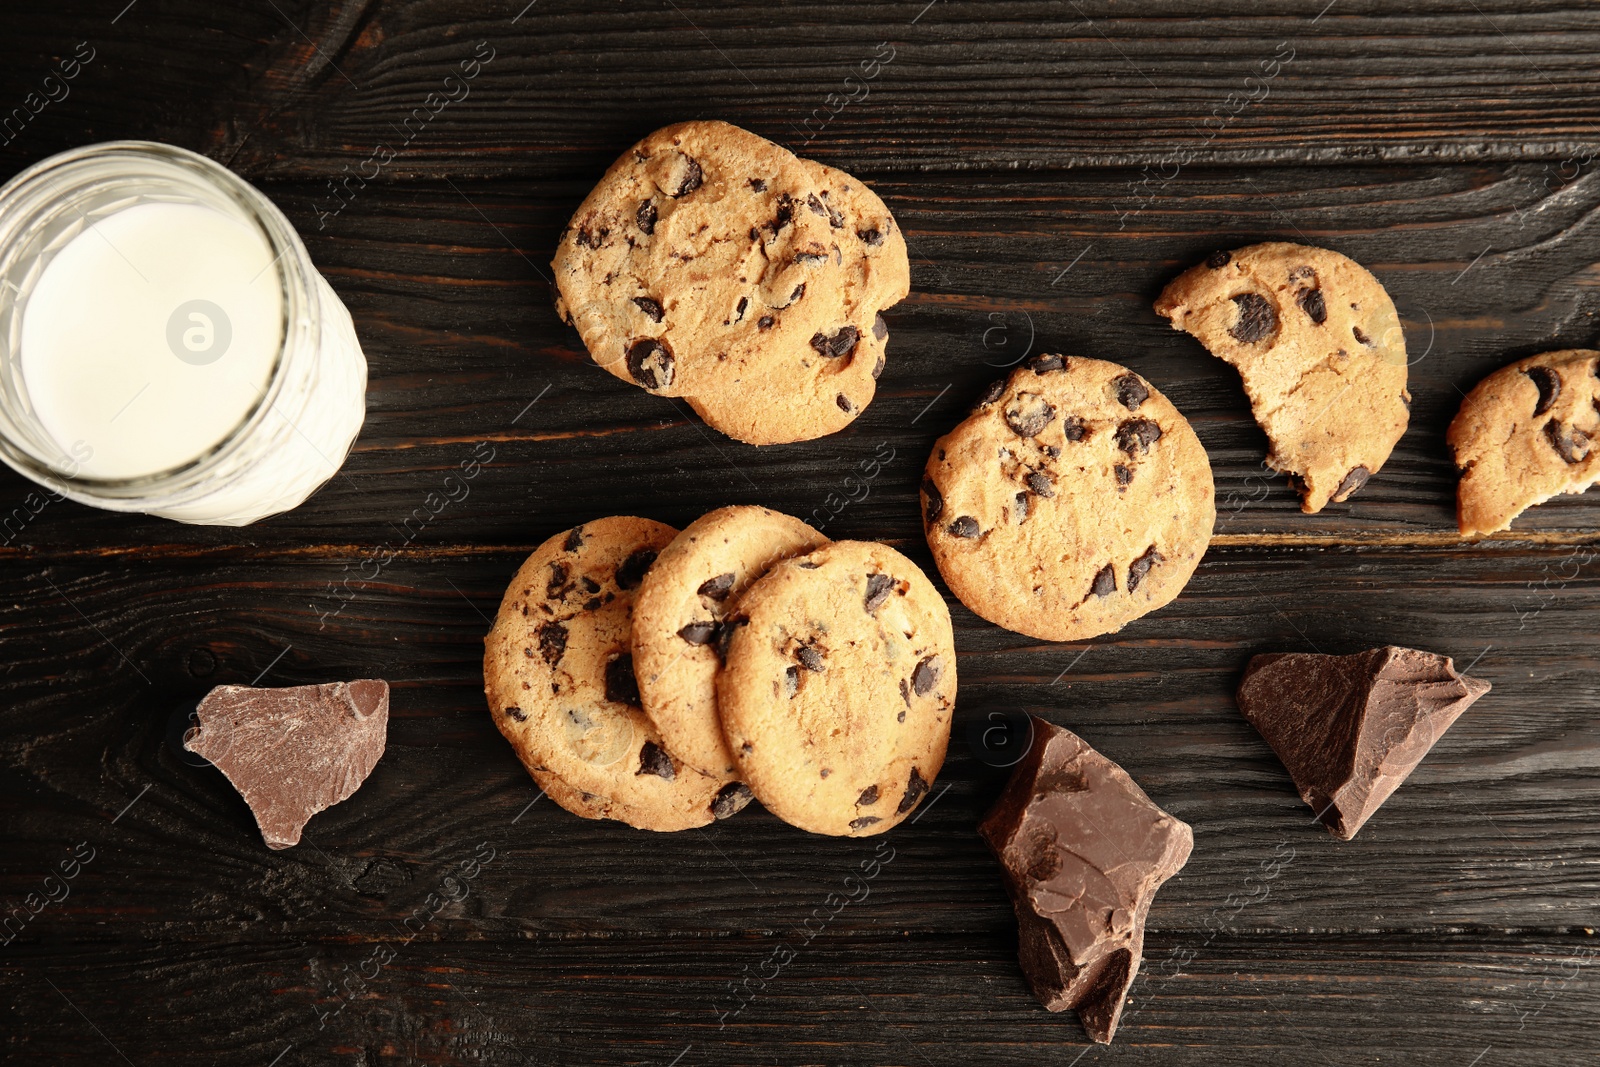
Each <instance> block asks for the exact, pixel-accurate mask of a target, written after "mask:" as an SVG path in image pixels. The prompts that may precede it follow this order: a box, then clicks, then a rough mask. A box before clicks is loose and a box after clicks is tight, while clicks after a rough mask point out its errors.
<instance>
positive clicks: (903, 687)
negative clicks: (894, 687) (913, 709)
mask: <svg viewBox="0 0 1600 1067" xmlns="http://www.w3.org/2000/svg"><path fill="white" fill-rule="evenodd" d="M900 699H901V700H904V701H905V702H906V707H908V708H909V707H910V706H911V683H910V682H908V681H906V679H904V678H902V679H900ZM900 721H901V722H905V721H906V713H905V712H903V711H902V712H901V713H900Z"/></svg>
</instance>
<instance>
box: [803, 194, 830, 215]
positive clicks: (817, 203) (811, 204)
mask: <svg viewBox="0 0 1600 1067" xmlns="http://www.w3.org/2000/svg"><path fill="white" fill-rule="evenodd" d="M806 207H808V208H810V209H811V213H812V214H813V215H822V216H824V217H826V216H827V214H828V209H827V208H825V207H823V206H822V201H821V200H818V199H817V194H816V193H812V194H810V195H809V196H807V197H806Z"/></svg>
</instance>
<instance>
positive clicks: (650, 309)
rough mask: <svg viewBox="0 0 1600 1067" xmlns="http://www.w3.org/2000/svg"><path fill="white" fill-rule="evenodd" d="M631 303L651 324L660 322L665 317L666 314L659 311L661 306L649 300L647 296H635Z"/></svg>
mask: <svg viewBox="0 0 1600 1067" xmlns="http://www.w3.org/2000/svg"><path fill="white" fill-rule="evenodd" d="M633 302H634V304H635V305H637V306H638V308H639V310H640V311H642V312H644V313H645V314H646V315H647V316H649V318H650V321H651V322H660V321H661V320H662V319H664V318H666V317H667V313H666V312H664V311H662V310H661V305H660V304H658V303H656V302H655V301H654V300H651V299H650V298H649V297H648V296H636V297H634V298H633Z"/></svg>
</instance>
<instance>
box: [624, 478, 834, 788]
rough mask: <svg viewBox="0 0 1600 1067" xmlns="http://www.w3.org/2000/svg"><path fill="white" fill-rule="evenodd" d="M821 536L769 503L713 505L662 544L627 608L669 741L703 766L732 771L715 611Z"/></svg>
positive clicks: (648, 691) (644, 684) (658, 720)
mask: <svg viewBox="0 0 1600 1067" xmlns="http://www.w3.org/2000/svg"><path fill="white" fill-rule="evenodd" d="M827 542H828V539H827V538H826V537H823V536H822V535H821V534H820V533H818V532H817V531H816V530H813V529H812V528H811V527H809V526H807V525H806V524H805V523H803V522H801V521H800V520H799V519H795V518H791V517H790V516H788V515H784V514H782V513H780V512H776V511H772V510H770V509H768V508H760V507H744V506H735V507H727V508H719V509H717V510H716V511H713V512H711V513H709V514H707V515H703V516H701V517H700V518H699V519H697V520H695V521H694V522H692V523H690V524H689V526H688V527H687V528H685V529H684V531H683V532H682V533H680V534H679V535H678V536H677V538H675V539H674V540H673V542H672V544H670V545H668V546H667V547H666V548H665V549H663V550H662V552H661V555H660V556H659V557H658V558H657V559H656V562H655V564H654V565H653V566H652V567H651V568H650V570H649V572H648V573H647V574H646V575H645V578H644V581H643V582H642V583H641V584H640V586H639V598H638V600H637V601H636V602H635V605H634V609H633V669H634V673H635V674H636V675H637V676H638V678H639V696H640V698H641V700H642V702H643V704H644V710H645V714H646V715H648V716H649V717H650V721H651V722H653V723H654V724H655V727H656V729H657V730H659V731H661V736H662V738H663V739H664V740H665V742H666V746H667V749H668V751H670V752H671V753H672V754H673V755H674V756H676V757H678V758H679V759H681V760H683V762H685V763H687V764H688V765H689V766H691V767H694V768H695V769H697V770H700V771H703V772H705V773H707V774H715V775H721V776H727V775H731V774H734V773H735V772H736V765H735V764H734V761H733V754H732V753H731V752H729V751H728V745H727V742H725V741H724V740H723V737H722V720H721V719H720V718H719V717H718V716H717V687H716V682H717V672H718V671H719V670H721V668H722V641H721V638H722V637H723V636H724V635H725V634H727V632H728V631H727V630H726V629H725V628H724V626H723V618H724V616H726V615H727V614H728V612H729V609H730V608H731V607H732V606H733V605H734V604H735V603H737V601H738V598H739V597H740V596H741V595H742V594H743V593H744V591H745V589H746V588H747V587H748V586H749V585H750V583H751V582H753V581H755V580H756V579H757V578H759V577H761V576H762V575H763V574H765V573H766V572H767V568H769V567H770V566H772V564H774V563H776V562H777V561H778V560H781V559H785V558H787V557H789V556H796V555H800V554H802V553H805V552H809V551H811V550H812V549H813V548H816V547H817V546H819V545H824V544H827Z"/></svg>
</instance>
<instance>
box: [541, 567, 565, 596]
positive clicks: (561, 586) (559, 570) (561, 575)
mask: <svg viewBox="0 0 1600 1067" xmlns="http://www.w3.org/2000/svg"><path fill="white" fill-rule="evenodd" d="M566 581H567V567H566V564H564V563H552V564H550V581H549V582H548V583H546V585H545V587H544V595H545V597H546V598H548V599H550V600H555V599H556V598H558V597H564V596H566V595H567V589H566V588H565V586H566Z"/></svg>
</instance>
